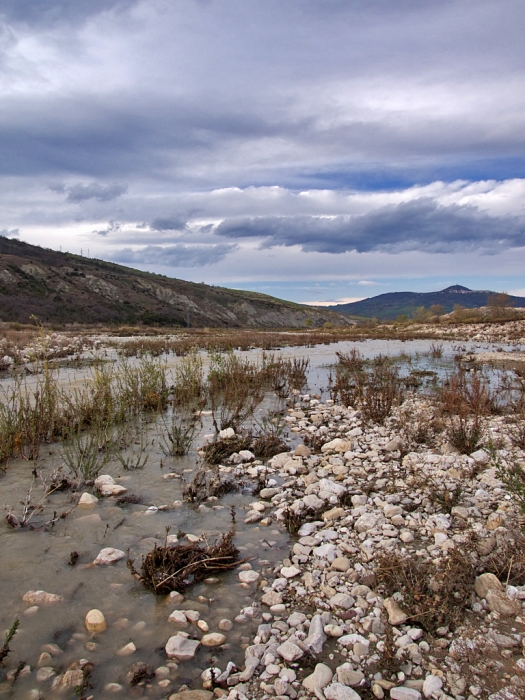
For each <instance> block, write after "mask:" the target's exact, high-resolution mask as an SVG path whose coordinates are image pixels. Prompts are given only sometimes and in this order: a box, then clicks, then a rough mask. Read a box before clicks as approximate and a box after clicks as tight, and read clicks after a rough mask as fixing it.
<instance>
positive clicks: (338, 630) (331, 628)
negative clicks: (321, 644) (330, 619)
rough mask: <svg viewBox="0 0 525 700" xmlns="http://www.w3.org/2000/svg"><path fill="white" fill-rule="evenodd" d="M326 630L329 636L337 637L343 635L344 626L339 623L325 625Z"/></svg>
mask: <svg viewBox="0 0 525 700" xmlns="http://www.w3.org/2000/svg"><path fill="white" fill-rule="evenodd" d="M324 632H325V634H326V635H328V637H335V638H336V639H337V638H338V637H342V636H343V628H342V627H340V626H339V625H325V626H324Z"/></svg>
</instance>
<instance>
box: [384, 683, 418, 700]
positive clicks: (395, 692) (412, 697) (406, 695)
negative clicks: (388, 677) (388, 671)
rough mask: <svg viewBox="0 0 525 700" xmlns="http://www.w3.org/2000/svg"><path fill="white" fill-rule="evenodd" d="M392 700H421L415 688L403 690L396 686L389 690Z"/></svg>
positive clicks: (403, 688) (401, 687)
mask: <svg viewBox="0 0 525 700" xmlns="http://www.w3.org/2000/svg"><path fill="white" fill-rule="evenodd" d="M390 697H391V698H392V700H421V693H420V692H419V690H416V689H415V688H405V687H404V686H398V687H397V688H392V689H391V690H390Z"/></svg>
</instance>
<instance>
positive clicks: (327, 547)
mask: <svg viewBox="0 0 525 700" xmlns="http://www.w3.org/2000/svg"><path fill="white" fill-rule="evenodd" d="M336 550H337V547H336V546H335V544H330V542H327V543H326V544H322V545H321V546H320V547H315V549H314V550H313V553H314V554H315V556H316V557H319V558H320V559H327V560H328V561H329V562H332V561H334V559H335V558H336Z"/></svg>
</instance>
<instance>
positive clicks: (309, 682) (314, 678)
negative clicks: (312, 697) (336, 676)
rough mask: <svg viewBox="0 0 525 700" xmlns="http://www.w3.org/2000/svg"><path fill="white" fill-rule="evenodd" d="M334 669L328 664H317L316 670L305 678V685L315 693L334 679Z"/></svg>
mask: <svg viewBox="0 0 525 700" xmlns="http://www.w3.org/2000/svg"><path fill="white" fill-rule="evenodd" d="M332 676H333V673H332V670H331V668H330V667H329V666H327V665H326V664H317V666H316V667H315V669H314V672H313V673H311V674H310V675H309V676H306V678H305V679H304V680H303V687H305V688H306V689H307V690H309V691H310V692H311V693H315V691H316V690H318V689H320V690H322V689H323V688H325V687H326V686H327V685H328V684H329V683H330V681H331V680H332Z"/></svg>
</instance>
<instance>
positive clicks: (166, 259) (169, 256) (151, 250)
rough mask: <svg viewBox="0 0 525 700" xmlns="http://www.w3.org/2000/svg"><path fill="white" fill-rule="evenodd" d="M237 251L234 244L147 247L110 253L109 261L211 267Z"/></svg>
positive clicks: (182, 244) (181, 244)
mask: <svg viewBox="0 0 525 700" xmlns="http://www.w3.org/2000/svg"><path fill="white" fill-rule="evenodd" d="M236 249H237V245H235V244H227V243H218V244H216V245H208V246H194V245H186V244H184V243H180V244H176V245H169V246H158V245H149V246H146V247H145V248H142V249H141V250H132V249H131V248H123V249H121V250H116V251H115V250H114V251H112V252H111V253H110V255H109V257H110V259H111V260H114V261H115V262H120V263H131V264H133V265H137V264H138V265H165V266H167V267H200V266H202V265H213V264H214V263H216V262H218V261H219V260H222V258H224V257H225V256H226V255H228V254H229V253H232V252H233V251H235V250H236Z"/></svg>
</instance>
